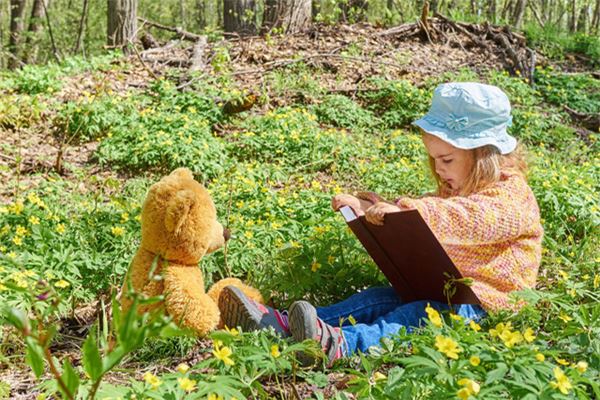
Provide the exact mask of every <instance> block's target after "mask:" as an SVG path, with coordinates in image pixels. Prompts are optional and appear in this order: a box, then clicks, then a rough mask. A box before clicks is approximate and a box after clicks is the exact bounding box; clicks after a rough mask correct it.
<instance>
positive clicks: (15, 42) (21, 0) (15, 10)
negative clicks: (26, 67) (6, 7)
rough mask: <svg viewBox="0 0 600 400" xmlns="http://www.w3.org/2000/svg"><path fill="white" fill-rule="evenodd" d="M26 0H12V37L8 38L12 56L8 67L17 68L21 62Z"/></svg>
mask: <svg viewBox="0 0 600 400" xmlns="http://www.w3.org/2000/svg"><path fill="white" fill-rule="evenodd" d="M24 16H25V0H10V37H9V40H8V51H9V55H10V58H9V60H8V68H10V69H15V68H17V67H18V66H19V65H20V64H21V61H20V60H21V57H19V55H20V54H21V35H22V33H23V29H24V27H25V24H24V22H23V17H24Z"/></svg>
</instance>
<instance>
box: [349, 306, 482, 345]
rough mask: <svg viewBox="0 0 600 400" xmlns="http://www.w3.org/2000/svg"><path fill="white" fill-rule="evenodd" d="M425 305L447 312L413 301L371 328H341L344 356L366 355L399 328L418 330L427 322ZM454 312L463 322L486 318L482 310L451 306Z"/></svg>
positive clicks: (385, 316) (439, 309)
mask: <svg viewBox="0 0 600 400" xmlns="http://www.w3.org/2000/svg"><path fill="white" fill-rule="evenodd" d="M427 304H430V305H431V307H432V308H435V309H437V310H438V311H444V310H448V309H449V307H448V305H447V304H445V303H440V302H437V301H426V300H422V301H414V302H411V303H406V304H403V305H401V306H399V307H397V308H396V309H394V310H393V311H391V312H389V313H388V314H385V315H383V316H381V317H379V318H377V319H376V320H375V321H374V322H373V323H372V324H356V325H354V326H345V327H342V332H343V334H344V338H345V339H346V344H347V355H349V354H353V353H355V352H356V351H357V350H360V351H362V352H366V351H367V350H368V348H369V347H371V346H379V344H380V340H381V338H383V337H389V336H392V335H394V334H396V333H398V331H400V329H401V328H402V327H406V328H407V330H408V331H411V330H412V329H413V328H415V327H419V326H421V324H422V323H423V320H424V319H425V318H427V313H426V312H425V307H427ZM453 311H454V312H455V313H456V314H458V315H460V316H462V317H463V318H465V319H466V320H471V319H472V320H475V321H478V320H480V319H481V318H483V317H484V316H485V315H486V312H485V311H484V310H483V308H481V306H478V305H471V304H457V305H454V306H453Z"/></svg>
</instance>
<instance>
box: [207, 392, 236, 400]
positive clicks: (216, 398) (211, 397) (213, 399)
mask: <svg viewBox="0 0 600 400" xmlns="http://www.w3.org/2000/svg"><path fill="white" fill-rule="evenodd" d="M232 398H233V397H232ZM208 400H223V396H217V395H216V394H214V393H211V394H209V395H208Z"/></svg>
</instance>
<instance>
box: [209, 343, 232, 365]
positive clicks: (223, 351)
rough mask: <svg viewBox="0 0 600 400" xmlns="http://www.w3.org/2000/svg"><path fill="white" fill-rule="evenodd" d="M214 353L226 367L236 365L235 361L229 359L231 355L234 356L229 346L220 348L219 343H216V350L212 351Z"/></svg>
mask: <svg viewBox="0 0 600 400" xmlns="http://www.w3.org/2000/svg"><path fill="white" fill-rule="evenodd" d="M212 353H213V354H214V356H215V357H216V358H218V359H219V360H221V361H223V364H225V365H233V364H235V363H234V362H233V360H232V359H231V357H229V356H230V355H232V354H233V352H232V351H231V349H230V348H229V347H227V346H223V347H220V346H217V343H215V349H214V350H213V351H212Z"/></svg>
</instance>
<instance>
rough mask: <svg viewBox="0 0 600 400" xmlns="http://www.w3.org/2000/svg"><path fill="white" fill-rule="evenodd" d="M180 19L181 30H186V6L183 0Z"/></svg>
mask: <svg viewBox="0 0 600 400" xmlns="http://www.w3.org/2000/svg"><path fill="white" fill-rule="evenodd" d="M179 19H180V20H181V29H184V30H185V4H184V1H183V0H179Z"/></svg>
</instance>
